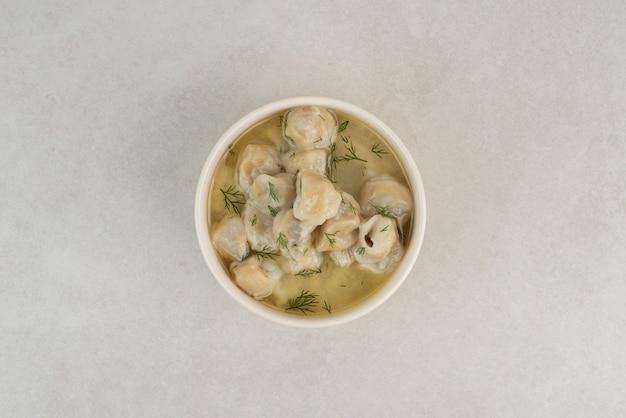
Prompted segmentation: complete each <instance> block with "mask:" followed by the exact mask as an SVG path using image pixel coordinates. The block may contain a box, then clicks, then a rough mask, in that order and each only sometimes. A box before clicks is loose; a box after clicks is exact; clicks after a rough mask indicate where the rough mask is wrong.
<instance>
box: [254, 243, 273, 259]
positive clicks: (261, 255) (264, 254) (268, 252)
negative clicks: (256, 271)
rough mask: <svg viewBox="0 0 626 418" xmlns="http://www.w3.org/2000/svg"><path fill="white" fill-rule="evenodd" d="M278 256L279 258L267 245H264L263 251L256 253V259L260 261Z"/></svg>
mask: <svg viewBox="0 0 626 418" xmlns="http://www.w3.org/2000/svg"><path fill="white" fill-rule="evenodd" d="M276 256H278V252H276V251H272V249H271V248H270V247H268V246H267V245H264V246H263V248H262V249H261V250H259V251H257V252H256V258H258V259H259V261H261V260H263V259H265V258H270V259H273V258H274V257H276Z"/></svg>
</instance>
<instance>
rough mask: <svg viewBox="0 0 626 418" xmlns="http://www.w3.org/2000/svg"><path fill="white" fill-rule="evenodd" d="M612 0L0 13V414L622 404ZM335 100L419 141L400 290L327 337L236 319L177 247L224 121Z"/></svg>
mask: <svg viewBox="0 0 626 418" xmlns="http://www.w3.org/2000/svg"><path fill="white" fill-rule="evenodd" d="M624 22H626V7H625V4H624V2H623V1H617V0H615V1H603V0H600V1H595V2H580V3H575V2H570V1H562V0H561V1H554V2H545V1H522V2H517V1H508V0H505V1H488V0H480V1H477V2H452V1H442V2H432V1H428V2H427V1H418V2H414V1H398V2H377V1H362V2H359V1H343V2H339V1H336V2H333V1H323V0H322V1H316V2H301V1H295V2H278V1H273V0H272V1H263V2H261V1H255V2H251V1H229V2H226V1H224V2H217V1H197V0H196V1H194V0H180V1H167V0H162V1H151V0H150V1H149V0H141V1H136V2H126V1H119V0H114V1H107V2H102V1H100V2H97V1H83V0H80V1H79V0H61V1H43V0H42V1H35V0H25V1H17V0H9V1H8V2H7V1H5V2H4V5H3V6H2V10H1V11H0V169H1V171H0V197H1V203H0V415H1V416H3V417H44V416H45V417H51V416H54V417H56V416H58V417H85V416H96V417H108V416H111V417H122V416H123V417H143V416H145V417H157V416H211V417H216V416H223V417H232V416H271V417H294V416H303V417H304V416H307V417H308V416H320V417H321V416H341V417H353V416H360V417H383V416H388V417H392V416H393V417H396V416H425V417H456V416H462V417H528V416H533V417H540V416H545V417H587V416H602V417H617V416H624V413H625V411H626V391H625V389H624V388H625V387H626V304H625V303H624V301H625V299H626V273H625V272H626V94H625V93H626V53H625V51H626V29H625V28H626V26H625V25H624ZM299 95H320V96H331V97H336V98H339V99H342V100H345V101H349V102H352V103H354V104H356V105H359V106H361V107H363V108H365V109H366V110H369V111H370V112H372V113H374V114H376V115H378V116H379V117H380V118H381V119H382V120H384V121H385V122H387V124H388V125H390V126H391V127H392V128H393V129H394V130H395V131H396V132H397V133H398V134H399V135H400V136H401V137H403V138H404V139H406V142H407V144H408V146H409V147H410V149H411V150H412V154H413V157H414V159H415V161H416V162H417V165H418V167H419V169H420V171H421V174H422V177H423V180H424V185H425V188H426V196H427V203H428V213H429V217H428V220H427V230H426V239H425V241H424V246H423V250H422V253H421V255H420V258H419V260H418V262H417V264H416V265H415V268H414V269H413V271H412V273H411V275H410V277H409V278H408V279H407V281H406V282H405V283H404V285H403V286H402V287H401V289H400V291H399V292H398V293H397V294H396V295H394V296H393V297H392V298H391V299H390V300H389V301H388V302H387V303H386V304H385V305H384V306H382V307H381V308H379V309H378V310H376V311H375V312H374V313H372V314H370V315H368V316H366V317H364V318H362V319H360V320H357V321H355V322H353V323H350V324H347V325H343V326H339V327H336V328H329V329H320V330H307V329H292V328H285V327H282V326H279V325H275V324H273V323H269V322H267V321H265V320H262V319H259V318H257V317H255V316H253V315H252V314H250V313H249V312H248V311H246V310H244V309H243V308H241V307H240V306H239V305H238V304H237V303H236V302H234V301H233V300H231V299H230V298H229V297H228V296H227V294H226V293H225V292H224V291H223V290H222V289H221V288H220V287H219V285H218V284H217V282H215V280H214V279H213V278H212V277H211V275H210V273H209V271H208V268H207V267H206V265H205V263H204V261H203V258H202V256H201V254H200V251H199V248H198V245H197V243H196V238H195V232H194V223H193V200H194V193H195V187H196V181H197V178H198V175H199V173H200V170H201V168H202V165H203V163H204V160H205V158H206V156H207V155H208V153H209V152H210V150H211V148H212V146H213V144H214V143H215V141H216V140H217V138H218V137H219V136H220V135H221V134H222V133H223V131H225V130H226V129H227V128H228V127H229V125H230V124H231V123H233V122H234V121H235V120H237V119H238V118H239V117H241V116H242V115H243V114H245V113H247V112H248V111H251V110H252V109H254V108H255V107H257V106H260V105H262V104H265V103H267V102H270V101H273V100H276V99H280V98H285V97H290V96H299Z"/></svg>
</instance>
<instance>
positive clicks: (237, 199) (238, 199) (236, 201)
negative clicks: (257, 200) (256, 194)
mask: <svg viewBox="0 0 626 418" xmlns="http://www.w3.org/2000/svg"><path fill="white" fill-rule="evenodd" d="M220 192H222V196H223V197H224V207H225V208H226V210H228V211H229V212H230V211H231V210H232V211H233V212H235V213H236V214H237V215H241V209H240V208H239V206H240V205H241V206H243V205H244V204H245V203H246V202H245V200H243V194H242V193H241V192H240V191H239V190H237V188H236V187H235V186H232V185H231V186H228V188H227V189H226V190H224V189H220Z"/></svg>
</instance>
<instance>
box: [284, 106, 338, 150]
mask: <svg viewBox="0 0 626 418" xmlns="http://www.w3.org/2000/svg"><path fill="white" fill-rule="evenodd" d="M283 135H284V136H285V139H287V141H288V142H289V143H290V144H291V145H292V146H294V147H295V148H297V149H312V148H326V149H329V148H330V145H331V144H332V143H333V142H334V140H335V136H336V135H337V117H336V116H335V114H334V113H332V112H331V111H330V110H328V109H326V108H324V107H319V106H301V107H296V108H293V109H291V110H289V111H287V113H286V114H285V117H284V118H283Z"/></svg>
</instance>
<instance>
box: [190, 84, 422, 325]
mask: <svg viewBox="0 0 626 418" xmlns="http://www.w3.org/2000/svg"><path fill="white" fill-rule="evenodd" d="M304 105H314V106H325V107H328V108H331V109H335V110H339V111H342V112H344V113H347V114H350V115H353V116H355V117H356V118H358V119H361V120H362V121H364V122H366V123H367V124H368V125H369V126H370V127H371V128H373V129H374V130H375V131H377V132H378V133H379V134H380V135H382V136H383V137H384V138H385V140H386V141H387V142H388V143H389V145H390V146H391V147H392V148H393V149H394V151H395V154H396V156H397V157H398V159H400V162H401V164H402V166H403V168H404V170H405V173H406V176H407V180H408V182H409V186H410V189H411V191H412V194H413V207H414V211H416V213H414V225H413V228H412V232H411V238H410V243H409V246H408V247H407V249H406V251H405V254H404V257H403V258H402V260H401V261H400V264H399V265H398V267H397V268H396V270H395V271H394V273H393V276H392V277H391V278H390V279H389V280H388V281H387V282H386V283H385V284H384V285H383V286H382V287H381V288H380V289H379V290H378V291H376V292H375V293H374V294H373V295H371V296H369V297H368V298H367V299H365V300H364V301H362V302H360V303H358V304H357V305H355V306H353V307H351V308H348V309H346V310H344V311H341V312H338V313H333V314H331V315H324V316H319V315H317V316H306V315H294V314H289V313H282V312H280V311H277V310H274V309H271V308H269V307H267V306H265V305H263V304H262V303H260V302H259V301H257V300H255V299H254V298H252V297H250V296H248V295H247V294H246V293H245V292H244V291H242V290H241V289H240V288H239V287H237V285H236V284H235V283H234V282H233V281H232V279H231V278H230V276H229V275H228V274H227V273H226V272H225V271H224V269H223V267H222V265H221V263H220V262H219V259H218V255H217V253H216V251H215V249H214V247H213V245H212V244H211V240H210V236H209V223H208V208H207V198H208V193H209V189H210V186H211V177H212V175H213V171H214V170H215V168H216V166H217V163H218V162H219V160H220V159H221V158H222V157H223V155H224V153H225V152H227V150H228V146H229V145H230V144H231V143H232V142H233V141H234V140H235V139H236V138H237V137H238V136H239V135H240V134H242V133H243V132H244V131H245V130H246V129H248V128H249V127H250V126H252V125H253V124H254V123H256V122H258V121H259V120H260V119H263V118H265V117H267V116H270V115H272V114H275V113H277V112H279V111H281V110H284V111H286V110H287V109H290V108H293V107H296V106H304ZM194 218H195V228H196V237H197V239H198V243H199V245H200V250H201V252H202V255H203V256H204V259H205V262H206V263H207V265H208V267H209V270H210V271H211V273H212V274H213V276H214V277H215V279H216V280H217V282H218V283H219V284H220V285H221V286H222V288H223V289H224V290H226V292H227V293H228V294H230V296H231V297H233V298H234V299H235V300H236V301H237V302H239V303H240V304H241V305H243V306H244V307H245V308H247V309H248V310H249V311H251V312H252V313H254V314H256V315H258V316H260V317H262V318H265V319H267V320H270V321H272V322H275V323H278V324H282V325H290V326H295V327H301V328H320V327H327V326H332V325H339V324H344V323H346V322H350V321H353V320H355V319H358V318H360V317H362V316H364V315H366V314H368V313H370V312H372V311H373V310H375V309H376V308H378V307H379V306H380V305H382V304H383V303H384V302H385V301H386V300H387V299H389V298H390V297H391V296H392V295H393V294H394V293H395V292H396V291H397V290H398V288H399V287H400V286H401V285H402V283H403V282H404V281H405V280H406V278H407V277H408V275H409V273H410V271H411V270H412V269H413V266H414V265H415V263H416V261H417V257H418V255H419V252H420V250H421V247H422V243H423V241H424V234H425V228H426V196H425V192H424V186H423V183H422V178H421V176H420V173H419V170H418V168H417V165H416V164H415V161H414V160H413V158H412V156H411V153H410V151H409V149H408V148H407V147H406V145H405V144H404V142H403V141H402V140H401V139H400V138H399V137H398V136H397V135H396V134H395V132H394V131H392V130H391V128H389V127H388V126H387V125H386V124H385V123H384V122H383V121H382V120H380V119H379V118H378V117H376V116H374V115H373V114H371V113H369V112H368V111H366V110H364V109H362V108H360V107H358V106H356V105H353V104H351V103H348V102H345V101H342V100H338V99H334V98H330V97H322V96H297V97H291V98H286V99H281V100H276V101H273V102H270V103H267V104H265V105H262V106H260V107H258V108H256V109H255V110H253V111H251V112H249V113H248V114H246V115H245V116H243V117H242V118H240V119H239V120H238V121H236V122H235V123H234V124H232V125H231V126H230V128H229V129H228V130H227V131H226V132H224V134H223V135H222V136H221V137H220V138H219V139H218V140H217V142H216V143H215V145H214V146H213V149H212V150H211V152H210V153H209V155H208V157H207V158H206V160H205V163H204V166H203V168H202V171H201V174H200V178H199V180H198V184H197V187H196V196H195V205H194Z"/></svg>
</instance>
